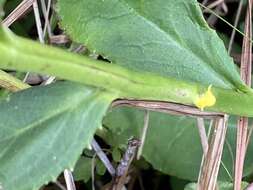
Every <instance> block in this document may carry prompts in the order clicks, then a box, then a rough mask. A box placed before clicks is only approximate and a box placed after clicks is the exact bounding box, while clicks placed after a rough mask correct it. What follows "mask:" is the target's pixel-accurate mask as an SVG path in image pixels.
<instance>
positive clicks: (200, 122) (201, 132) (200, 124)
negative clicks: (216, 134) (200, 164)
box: [197, 118, 208, 157]
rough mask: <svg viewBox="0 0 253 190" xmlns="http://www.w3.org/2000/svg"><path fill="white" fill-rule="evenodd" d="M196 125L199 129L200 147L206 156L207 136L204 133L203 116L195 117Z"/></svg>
mask: <svg viewBox="0 0 253 190" xmlns="http://www.w3.org/2000/svg"><path fill="white" fill-rule="evenodd" d="M197 127H198V131H199V136H200V141H201V145H202V149H203V152H204V157H206V155H207V151H208V137H207V135H206V129H205V123H204V119H203V118H197Z"/></svg>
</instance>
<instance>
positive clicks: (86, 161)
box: [73, 156, 92, 182]
mask: <svg viewBox="0 0 253 190" xmlns="http://www.w3.org/2000/svg"><path fill="white" fill-rule="evenodd" d="M91 166H92V159H91V158H86V157H84V156H81V158H79V160H78V161H77V163H76V165H75V169H74V172H73V176H74V179H75V181H81V180H83V181H84V182H87V181H89V179H90V178H91V172H92V171H91V170H92V168H91Z"/></svg>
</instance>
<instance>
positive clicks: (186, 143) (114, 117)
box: [99, 108, 253, 181]
mask: <svg viewBox="0 0 253 190" xmlns="http://www.w3.org/2000/svg"><path fill="white" fill-rule="evenodd" d="M143 118H144V111H141V110H135V109H133V108H115V109H114V110H113V111H112V112H110V113H109V114H108V115H107V116H106V117H105V119H104V121H103V123H104V127H105V130H103V131H102V132H99V135H100V136H101V137H103V139H104V140H106V141H107V142H108V143H109V144H111V145H112V146H114V147H115V148H116V147H119V148H124V147H125V145H126V142H127V139H129V137H131V136H135V137H140V134H141V131H142V127H143ZM207 126H208V125H207ZM235 139H236V118H232V119H230V120H229V126H228V132H227V138H226V143H225V145H224V151H223V158H222V162H223V164H224V165H223V166H221V167H220V172H219V179H220V180H228V181H230V180H231V178H232V177H233V165H234V159H235V149H236V144H235V143H236V141H235ZM248 150H249V152H248V153H247V155H248V156H247V157H246V161H245V168H244V175H249V174H250V173H252V167H251V163H252V162H253V159H252V156H251V155H252V150H253V142H252V141H251V142H250V145H249V149H248ZM142 156H143V157H144V158H145V159H146V160H147V161H148V162H150V163H151V164H152V165H153V167H154V168H155V169H157V170H159V171H162V172H163V173H166V174H169V175H172V176H176V177H178V178H181V179H186V180H192V181H196V180H197V179H198V173H199V168H200V163H201V157H202V148H201V143H200V138H199V133H198V129H197V122H196V119H194V118H189V117H184V116H181V117H180V116H170V115H167V114H163V113H156V112H150V121H149V128H148V132H147V137H146V140H145V145H144V150H143V155H142ZM226 170H227V171H228V172H229V174H228V172H227V171H226Z"/></svg>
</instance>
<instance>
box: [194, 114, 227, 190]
mask: <svg viewBox="0 0 253 190" xmlns="http://www.w3.org/2000/svg"><path fill="white" fill-rule="evenodd" d="M226 131H227V116H224V118H222V119H217V120H216V122H215V124H214V130H213V135H212V138H211V142H210V146H209V149H208V152H207V156H206V157H205V159H204V163H203V167H202V168H201V174H200V178H199V182H198V190H203V189H205V190H214V189H215V188H216V182H217V176H218V172H219V168H220V163H221V155H222V151H223V145H224V142H225V136H226Z"/></svg>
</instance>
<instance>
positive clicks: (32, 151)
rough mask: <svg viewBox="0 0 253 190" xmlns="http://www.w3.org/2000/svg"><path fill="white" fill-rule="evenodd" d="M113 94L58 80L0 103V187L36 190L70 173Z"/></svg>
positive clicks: (97, 125)
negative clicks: (66, 171)
mask: <svg viewBox="0 0 253 190" xmlns="http://www.w3.org/2000/svg"><path fill="white" fill-rule="evenodd" d="M113 98H114V96H113V95H112V94H110V93H107V92H105V91H103V90H99V89H94V88H91V87H87V86H83V85H80V84H76V83H71V82H59V83H55V84H53V85H49V86H46V87H35V88H31V89H28V90H24V91H21V92H18V93H16V94H13V95H11V96H9V97H8V98H6V99H5V100H4V101H2V102H1V103H0V120H1V122H0V183H1V184H2V186H3V188H4V189H5V190H16V189H17V187H18V189H19V190H37V189H38V188H39V187H40V186H41V185H43V184H46V183H48V182H49V181H53V180H55V179H56V178H57V176H58V175H59V174H60V173H61V172H62V171H63V170H64V169H66V168H68V169H71V170H73V168H74V165H75V163H76V161H77V159H78V157H79V156H80V154H81V152H82V150H83V149H84V148H85V147H87V146H88V145H89V143H90V141H91V138H92V137H93V134H94V133H95V131H96V128H97V127H99V126H100V125H101V120H102V118H103V116H104V115H105V113H106V110H107V108H108V106H109V105H110V103H111V101H112V99H113Z"/></svg>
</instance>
